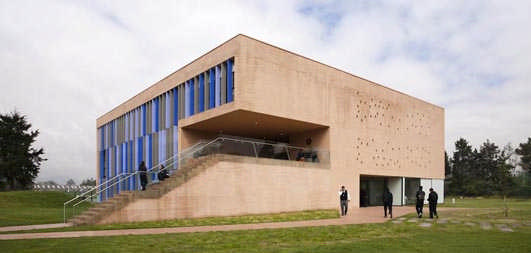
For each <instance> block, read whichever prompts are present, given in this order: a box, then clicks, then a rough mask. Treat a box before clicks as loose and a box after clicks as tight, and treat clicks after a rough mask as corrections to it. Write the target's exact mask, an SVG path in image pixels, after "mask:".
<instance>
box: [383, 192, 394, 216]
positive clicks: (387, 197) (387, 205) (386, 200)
mask: <svg viewBox="0 0 531 253" xmlns="http://www.w3.org/2000/svg"><path fill="white" fill-rule="evenodd" d="M383 204H384V217H385V218H387V210H389V218H393V194H392V193H391V192H390V191H389V188H387V187H385V189H384V193H383Z"/></svg>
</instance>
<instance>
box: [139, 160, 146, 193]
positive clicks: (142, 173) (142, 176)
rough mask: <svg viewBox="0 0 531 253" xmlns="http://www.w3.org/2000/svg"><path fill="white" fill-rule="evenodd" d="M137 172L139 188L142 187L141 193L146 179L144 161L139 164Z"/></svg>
mask: <svg viewBox="0 0 531 253" xmlns="http://www.w3.org/2000/svg"><path fill="white" fill-rule="evenodd" d="M138 171H139V172H140V186H142V191H145V190H146V185H147V181H148V179H147V168H146V163H145V162H144V161H142V162H140V166H139V167H138Z"/></svg>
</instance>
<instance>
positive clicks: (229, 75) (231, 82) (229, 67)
mask: <svg viewBox="0 0 531 253" xmlns="http://www.w3.org/2000/svg"><path fill="white" fill-rule="evenodd" d="M233 63H234V62H233V60H228V61H227V103H229V102H232V101H233V100H234V94H233V90H232V89H233V88H234V80H232V79H233V78H232V65H233Z"/></svg>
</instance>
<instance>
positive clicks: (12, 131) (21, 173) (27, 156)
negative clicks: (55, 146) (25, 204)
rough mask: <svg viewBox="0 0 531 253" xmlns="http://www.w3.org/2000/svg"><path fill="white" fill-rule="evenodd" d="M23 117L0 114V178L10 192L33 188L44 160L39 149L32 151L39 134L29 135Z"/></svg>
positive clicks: (32, 133)
mask: <svg viewBox="0 0 531 253" xmlns="http://www.w3.org/2000/svg"><path fill="white" fill-rule="evenodd" d="M30 128H31V124H30V123H29V122H28V121H27V120H26V116H23V115H20V114H19V113H18V112H16V111H15V112H12V113H8V114H5V115H4V114H0V177H3V178H5V179H6V180H7V184H8V186H9V189H11V190H15V189H27V188H29V187H30V186H31V185H33V180H34V179H35V178H36V177H37V175H38V173H39V169H40V165H41V163H42V162H43V161H45V160H46V159H45V158H43V157H42V156H43V155H44V150H43V149H42V148H39V149H36V148H34V147H33V143H34V142H35V140H36V138H37V136H38V135H39V130H35V131H30Z"/></svg>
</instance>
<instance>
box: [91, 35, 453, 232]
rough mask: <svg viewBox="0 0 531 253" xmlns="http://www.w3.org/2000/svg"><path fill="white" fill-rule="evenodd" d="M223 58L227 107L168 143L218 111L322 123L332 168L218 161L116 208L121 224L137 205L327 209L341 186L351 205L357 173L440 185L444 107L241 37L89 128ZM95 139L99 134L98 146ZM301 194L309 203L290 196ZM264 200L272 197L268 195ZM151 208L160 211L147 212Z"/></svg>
mask: <svg viewBox="0 0 531 253" xmlns="http://www.w3.org/2000/svg"><path fill="white" fill-rule="evenodd" d="M227 59H234V69H233V72H234V90H233V95H234V101H232V102H230V103H226V104H221V105H220V106H217V107H215V108H212V109H210V110H207V111H205V112H201V113H196V114H194V115H191V116H189V117H182V118H179V120H178V124H177V126H176V127H177V128H178V129H177V130H176V132H178V138H175V139H174V141H176V143H175V146H178V150H182V149H183V148H186V147H188V146H190V145H193V143H194V142H195V141H197V140H198V139H200V138H199V137H200V134H199V135H198V134H197V132H193V131H190V130H193V129H194V127H195V126H197V125H198V124H200V123H201V122H204V121H206V120H209V119H212V118H216V117H221V120H220V121H218V123H219V122H221V124H220V129H221V127H223V116H224V115H228V114H230V113H235V112H239V111H245V112H253V113H257V114H264V115H270V116H274V117H279V118H283V119H289V120H296V121H301V122H307V123H308V124H313V125H319V126H324V127H325V128H324V129H321V130H318V136H316V138H317V139H318V140H319V144H318V145H319V147H325V148H326V149H329V150H330V169H329V170H309V171H311V172H304V170H299V169H297V170H294V169H291V168H290V169H286V168H283V167H274V166H273V167H271V166H269V167H267V168H266V167H264V166H261V165H252V166H250V165H246V166H242V165H241V164H233V163H220V164H219V165H217V166H216V168H212V169H209V170H207V172H206V173H205V174H202V175H200V176H198V177H197V178H194V179H193V182H190V183H189V184H187V186H186V187H180V188H178V189H175V190H174V191H172V192H171V193H170V194H168V195H167V196H165V197H164V198H163V199H161V200H160V201H155V200H149V201H148V200H146V201H143V202H139V203H134V204H132V205H131V206H129V207H128V208H126V209H124V210H123V211H122V212H125V213H129V214H128V215H127V216H128V217H129V218H128V219H133V220H138V219H144V218H142V217H140V215H133V214H132V213H134V210H139V209H144V210H145V212H146V213H149V214H146V215H147V216H148V217H152V218H154V219H164V218H168V217H173V218H174V217H197V216H208V215H234V214H240V213H259V212H266V213H267V212H277V211H293V210H302V209H313V208H329V207H331V206H334V205H335V204H336V202H337V201H336V200H337V190H338V188H339V186H340V185H345V186H346V187H347V189H349V190H350V192H351V196H352V202H351V206H354V207H356V206H358V205H359V187H360V186H359V184H360V175H371V176H387V177H413V178H427V179H444V109H443V108H442V107H439V106H436V105H433V104H430V103H427V102H425V101H422V100H420V99H417V98H414V97H411V96H409V95H406V94H403V93H401V92H398V91H395V90H392V89H389V88H387V87H385V86H382V85H379V84H376V83H374V82H371V81H368V80H365V79H363V78H360V77H357V76H354V75H352V74H349V73H346V72H344V71H341V70H338V69H336V68H333V67H330V66H327V65H325V64H322V63H319V62H317V61H314V60H311V59H308V58H305V57H303V56H300V55H297V54H294V53H292V52H289V51H286V50H283V49H280V48H278V47H275V46H272V45H269V44H267V43H264V42H261V41H258V40H255V39H253V38H250V37H247V36H245V35H237V36H235V37H234V38H232V39H230V40H229V41H227V42H225V43H223V44H222V45H220V46H218V47H217V48H215V49H213V50H212V51H210V52H208V53H206V54H205V55H203V56H201V57H200V58H198V59H196V60H195V61H193V62H192V63H190V64H188V65H186V66H184V67H183V68H181V69H179V70H178V71H176V72H174V73H172V74H171V75H169V76H168V77H166V78H164V79H162V80H161V81H159V82H158V83H156V84H154V85H153V86H151V87H149V88H147V89H146V90H144V91H143V92H141V93H139V94H138V95H136V96H135V97H133V98H131V99H130V100H128V101H126V102H124V103H123V104H121V105H119V106H118V107H116V108H115V109H113V110H112V111H110V112H109V113H106V114H105V115H103V116H101V117H100V118H98V120H97V127H98V128H101V127H102V126H104V125H106V124H108V123H109V122H112V121H113V120H114V119H116V118H117V117H120V116H121V115H124V114H125V113H128V112H130V111H131V110H134V109H135V108H137V107H138V106H140V105H142V104H143V103H146V102H147V101H150V100H151V99H154V98H156V97H157V96H159V95H160V94H163V93H165V92H167V91H169V90H171V89H173V88H174V87H175V86H176V85H178V84H181V83H184V82H186V81H187V80H189V79H190V78H193V77H194V76H196V75H197V74H198V73H201V72H204V71H206V70H208V69H210V68H212V66H214V65H216V64H219V63H220V62H223V61H226V60H227ZM229 123H230V122H227V125H230V124H229ZM310 130H311V129H308V131H306V132H305V133H299V135H297V134H293V135H292V143H302V142H303V141H302V140H303V139H304V136H306V135H307V134H309V135H311V132H312V131H310ZM98 132H100V131H98ZM187 132H190V133H191V132H193V133H194V134H187ZM213 134H214V133H213V132H210V133H205V136H209V135H213ZM310 137H311V136H310ZM100 141H101V138H100V136H98V146H100ZM287 171H289V172H287ZM98 173H100V168H99V169H98ZM301 173H302V174H301ZM242 175H245V177H242ZM258 175H259V176H258ZM247 177H249V179H247ZM98 178H101V177H98ZM262 178H263V179H264V181H261V180H258V179H262ZM249 180H257V181H256V182H255V181H253V183H252V184H250V183H249ZM250 185H251V186H253V187H246V186H250ZM249 188H251V189H252V192H248V190H249ZM205 189H206V191H205ZM221 189H223V191H220V190H221ZM301 189H303V190H304V192H301ZM220 192H223V193H224V194H226V196H225V195H223V196H222V195H219V193H220ZM309 192H311V193H312V194H311V195H312V197H308V198H302V199H301V200H295V199H290V198H291V197H290V196H291V195H292V196H295V197H297V196H300V195H301V194H307V193H309ZM257 196H259V197H257ZM271 196H278V197H279V198H275V199H268V198H270V197H271ZM161 201H162V202H161ZM395 201H396V202H399V201H398V199H395ZM148 202H149V203H148ZM153 206H157V207H159V206H160V208H158V209H156V210H155V209H149V208H151V207H153ZM183 208H187V209H186V210H181V209H183ZM161 212H162V213H161ZM143 215H144V214H143ZM119 217H125V216H124V214H123V213H122V214H120V215H118V214H116V217H114V218H109V220H107V221H106V222H108V221H110V220H123V219H124V218H119ZM132 217H136V218H132Z"/></svg>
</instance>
